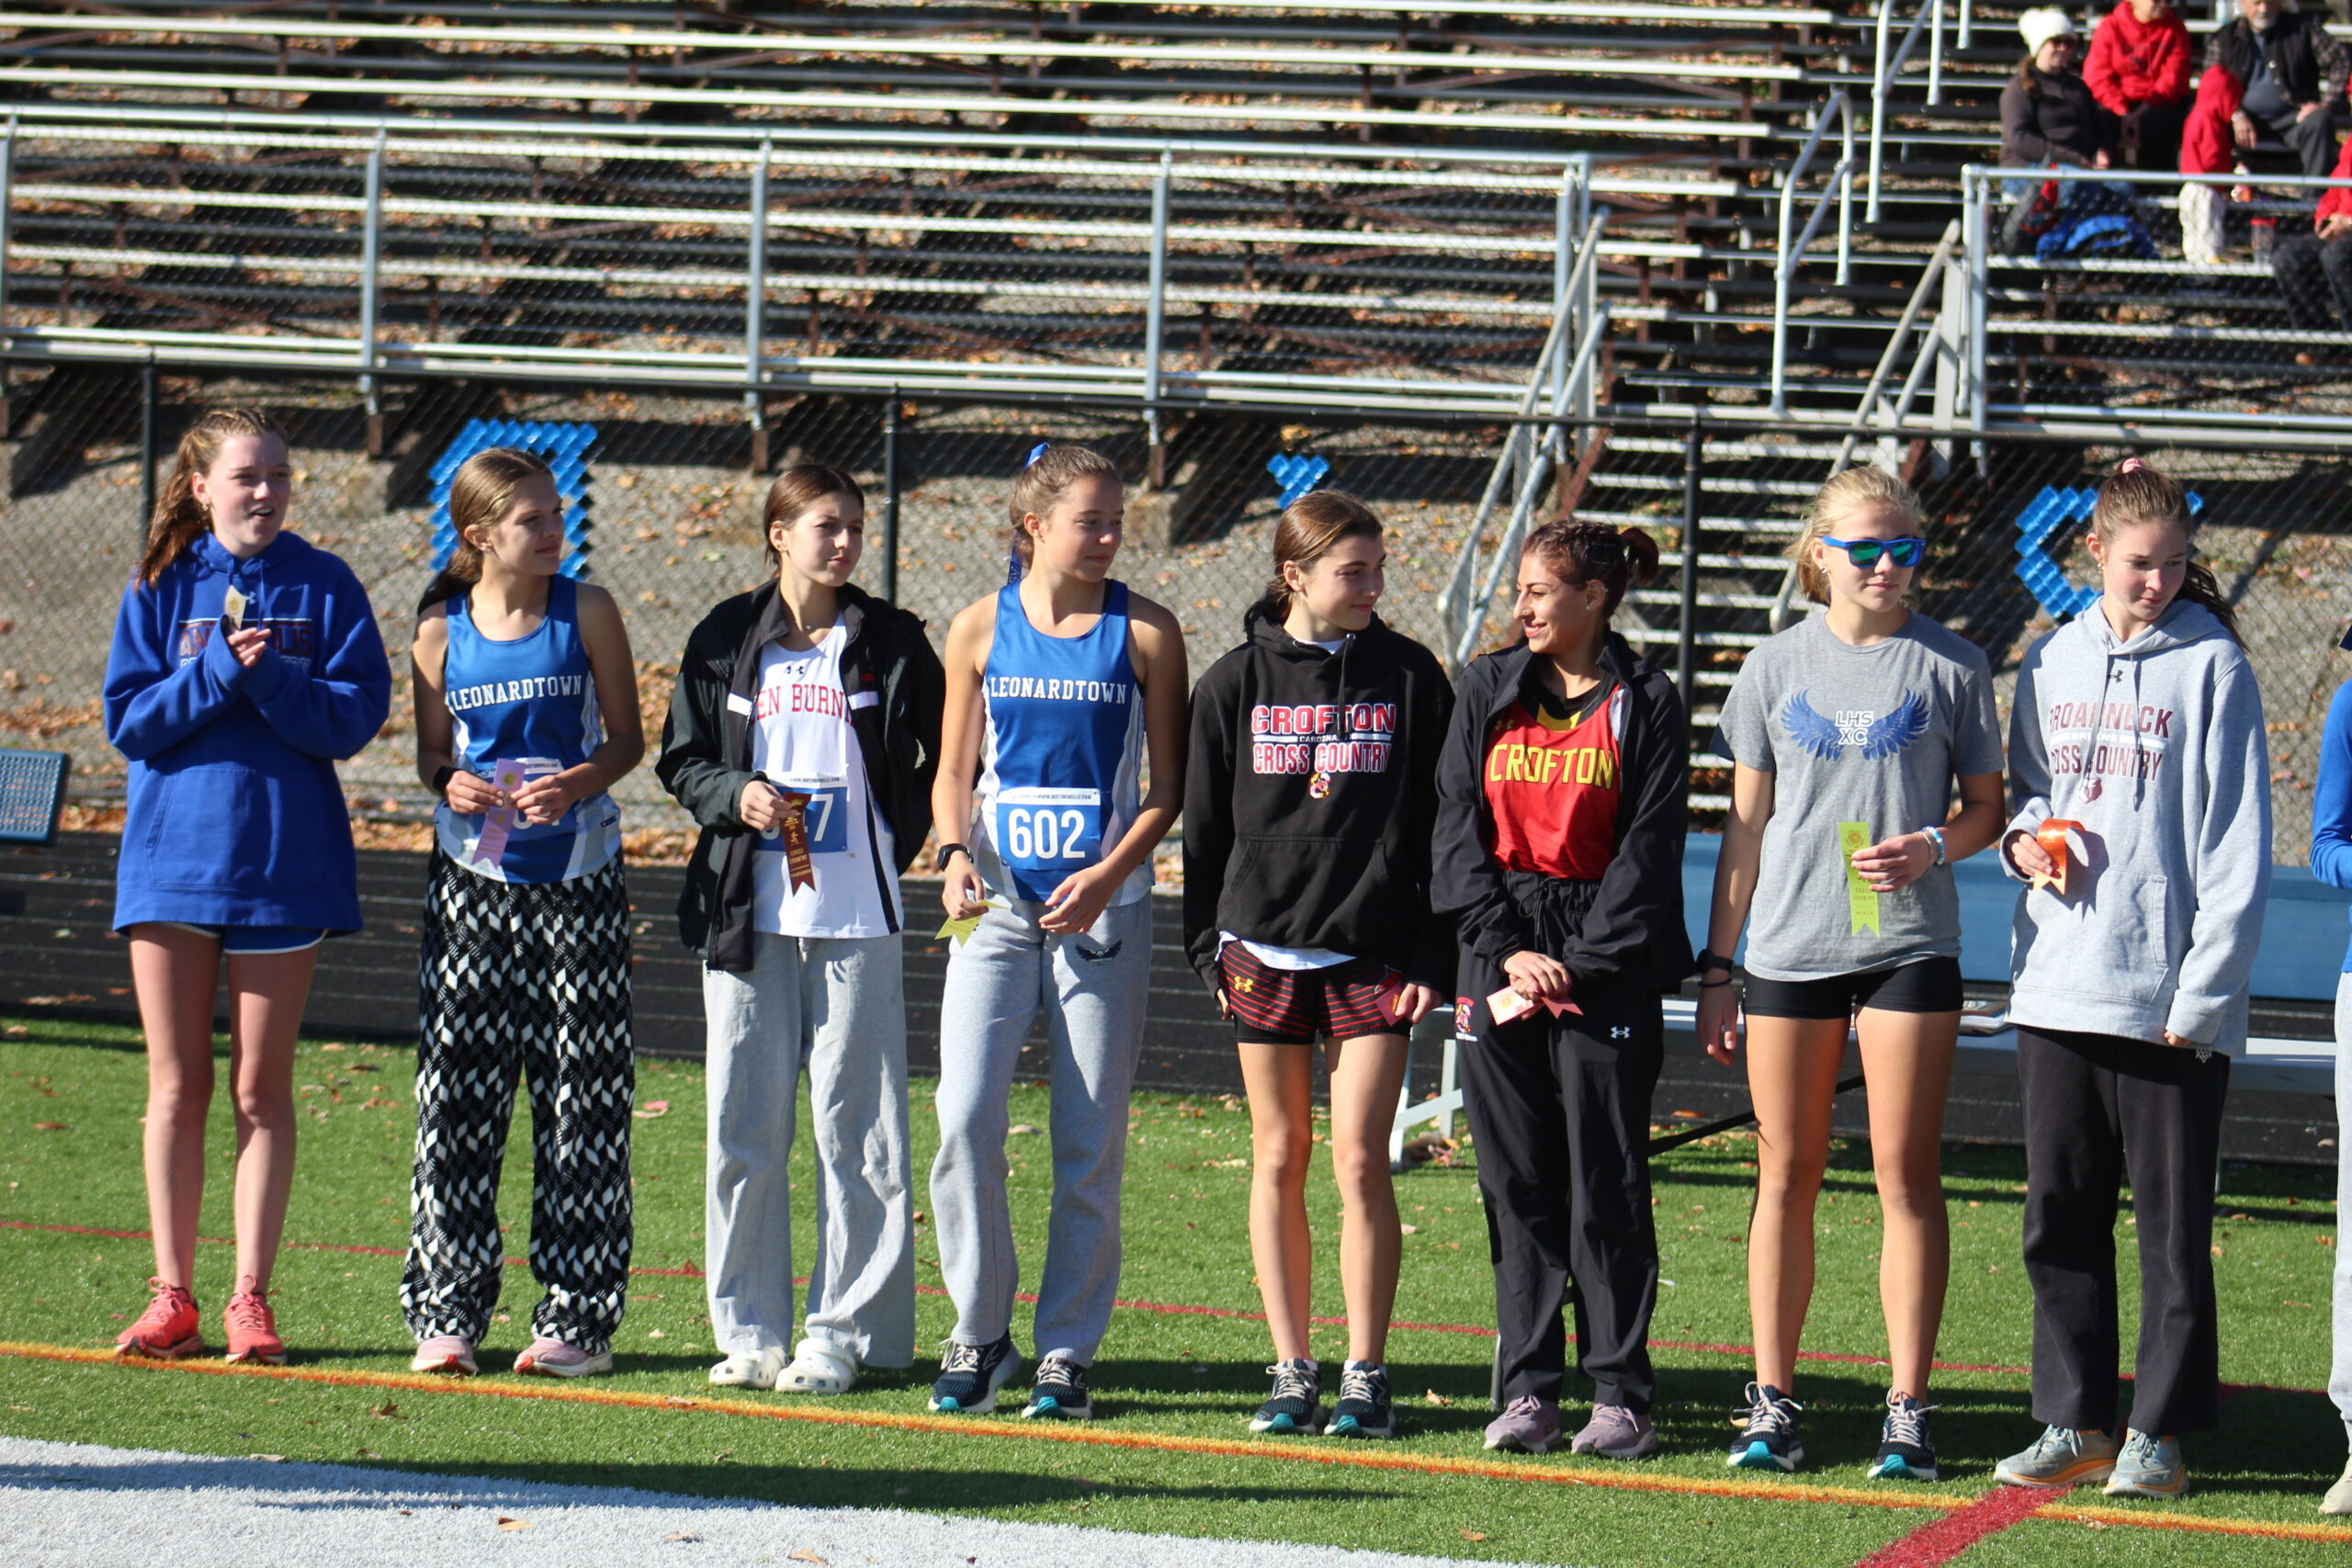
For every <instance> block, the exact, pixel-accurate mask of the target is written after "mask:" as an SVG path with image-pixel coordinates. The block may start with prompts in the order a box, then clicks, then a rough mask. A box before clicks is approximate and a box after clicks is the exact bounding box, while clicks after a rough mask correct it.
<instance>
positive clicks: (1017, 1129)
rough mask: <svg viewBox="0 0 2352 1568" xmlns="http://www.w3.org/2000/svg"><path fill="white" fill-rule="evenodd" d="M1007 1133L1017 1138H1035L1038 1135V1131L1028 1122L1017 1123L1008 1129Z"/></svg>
mask: <svg viewBox="0 0 2352 1568" xmlns="http://www.w3.org/2000/svg"><path fill="white" fill-rule="evenodd" d="M1005 1132H1006V1133H1008V1134H1011V1135H1012V1136H1013V1137H1016V1138H1034V1137H1035V1136H1036V1135H1037V1129H1036V1128H1035V1127H1032V1126H1031V1125H1029V1123H1028V1122H1014V1123H1013V1124H1012V1126H1010V1127H1007V1128H1006V1129H1005Z"/></svg>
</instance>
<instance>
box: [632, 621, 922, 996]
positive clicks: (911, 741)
mask: <svg viewBox="0 0 2352 1568" xmlns="http://www.w3.org/2000/svg"><path fill="white" fill-rule="evenodd" d="M840 600H841V607H842V610H843V611H853V610H854V611H855V612H856V614H855V615H854V617H853V626H852V630H851V632H850V639H849V647H848V649H845V650H844V651H843V653H842V689H843V691H844V692H846V693H847V694H848V695H849V696H850V698H851V699H852V703H851V707H850V727H851V728H853V729H854V730H855V731H856V734H857V748H858V751H859V753H860V754H861V755H862V756H863V757H864V759H865V782H866V787H867V789H868V791H869V792H870V793H871V795H872V796H873V799H874V805H875V809H876V812H877V813H878V814H879V815H880V817H881V818H882V820H883V821H885V822H887V823H888V824H889V827H890V833H891V837H892V840H893V841H894V843H895V844H896V846H897V849H898V855H897V857H896V858H897V860H898V864H897V866H896V867H895V868H892V870H891V871H888V872H886V871H885V870H884V868H883V866H882V860H881V857H880V856H879V855H876V856H875V857H874V867H875V876H876V880H877V881H879V880H880V879H881V878H883V877H884V876H886V875H890V874H894V873H903V872H904V871H905V870H906V869H907V867H908V866H910V865H911V864H913V863H914V859H915V856H916V855H917V854H919V853H921V852H922V843H923V839H924V837H925V836H926V835H927V834H928V833H929V832H930V830H931V781H932V779H933V775H935V774H936V773H938V772H939V716H940V710H941V708H942V707H943V706H944V705H945V703H946V700H947V697H946V693H947V678H946V674H945V672H944V671H943V670H942V669H941V668H940V663H939V656H938V655H937V654H935V653H933V651H932V650H931V639H930V638H929V637H925V636H924V635H923V627H922V620H921V619H920V618H919V617H917V616H915V615H910V613H908V612H907V611H905V610H901V609H899V608H897V607H896V606H895V605H892V604H888V602H886V601H884V600H880V599H876V598H875V597H874V596H873V595H872V594H870V593H867V592H865V591H863V590H862V589H859V588H856V587H854V586H850V587H844V588H842V590H841V593H840ZM791 629H792V617H791V615H790V612H788V611H787V610H786V608H785V607H784V604H783V600H782V596H781V595H780V594H779V593H778V592H776V585H775V583H774V582H773V581H769V582H763V583H762V584H761V585H760V586H759V587H757V588H754V589H753V590H752V592H749V593H739V594H737V595H736V596H735V597H734V598H732V599H728V600H724V601H722V602H720V603H719V604H718V605H717V606H716V607H715V608H713V609H712V611H711V612H710V614H709V615H705V616H704V617H703V619H702V624H701V625H700V626H696V627H695V629H694V632H693V634H692V635H691V636H689V637H687V638H686V651H685V655H684V658H682V659H681V660H679V661H678V682H677V686H676V689H675V690H674V691H673V692H672V693H671V695H670V716H669V718H668V719H667V720H665V721H664V722H663V724H662V758H661V761H657V762H656V763H654V764H653V772H654V774H655V775H656V776H657V777H659V778H660V779H661V781H662V788H664V789H666V790H668V791H669V792H670V794H671V795H673V796H674V797H675V798H676V800H677V802H678V804H679V805H681V806H683V807H685V808H686V810H687V811H688V812H689V813H691V814H692V815H693V817H694V819H695V821H696V822H698V823H700V824H701V825H702V836H701V837H700V838H698V839H696V840H695V852H694V857H693V859H691V860H690V861H688V862H687V864H686V886H685V891H684V892H683V893H681V894H680V895H679V896H678V940H679V941H680V942H684V943H685V944H686V946H688V947H689V948H692V949H693V950H694V951H695V953H699V954H701V955H702V957H703V960H704V961H705V962H706V963H707V964H709V965H710V967H711V968H713V969H721V970H728V971H730V972H734V973H739V974H740V973H741V972H742V971H744V970H747V969H749V968H751V966H752V853H753V848H754V846H755V844H756V843H757V841H758V838H759V835H758V834H756V833H754V832H753V831H752V829H750V828H748V827H746V826H744V823H743V819H742V818H741V817H738V816H737V815H736V814H735V806H736V802H738V801H739V800H741V798H742V796H743V786H744V785H745V784H749V783H751V782H752V780H753V779H755V778H759V777H762V776H763V775H762V774H760V773H757V772H755V771H754V770H753V769H752V719H751V714H752V693H753V690H754V688H756V687H757V686H758V684H759V681H760V652H761V650H762V649H764V648H765V647H766V646H767V645H768V644H769V643H771V642H774V641H775V640H777V639H778V638H780V637H784V636H786V634H787V633H788V632H790V630H791ZM860 694H873V695H875V696H876V697H878V698H879V700H878V701H876V702H872V703H868V704H865V705H863V706H860V705H857V703H856V701H855V699H856V698H857V697H858V696H859V695H860ZM730 698H732V699H735V700H734V701H731V702H730V701H729V699H730ZM882 907H883V908H885V909H886V910H887V909H888V908H889V907H890V889H889V887H888V886H887V885H885V886H883V888H882ZM892 929H893V930H895V929H896V928H895V927H893V928H892Z"/></svg>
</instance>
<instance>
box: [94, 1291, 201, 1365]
mask: <svg viewBox="0 0 2352 1568" xmlns="http://www.w3.org/2000/svg"><path fill="white" fill-rule="evenodd" d="M147 1288H148V1289H149V1290H150V1291H153V1292H154V1294H153V1295H152V1296H150V1297H149V1298H148V1301H147V1310H146V1311H145V1312H142V1313H141V1314H139V1321H138V1322H137V1323H134V1324H132V1325H130V1327H128V1328H126V1329H124V1330H123V1331H122V1333H121V1334H120V1335H119V1336H117V1337H116V1338H115V1342H114V1353H115V1354H116V1355H118V1356H153V1357H154V1358H155V1359H157V1360H162V1361H176V1360H178V1359H180V1358H181V1357H183V1356H201V1355H203V1354H204V1327H203V1325H202V1324H201V1323H199V1322H198V1319H197V1314H196V1298H195V1297H194V1296H192V1295H190V1294H188V1292H187V1289H186V1288H185V1287H183V1286H179V1285H166V1284H165V1283H164V1281H163V1280H148V1281H147Z"/></svg>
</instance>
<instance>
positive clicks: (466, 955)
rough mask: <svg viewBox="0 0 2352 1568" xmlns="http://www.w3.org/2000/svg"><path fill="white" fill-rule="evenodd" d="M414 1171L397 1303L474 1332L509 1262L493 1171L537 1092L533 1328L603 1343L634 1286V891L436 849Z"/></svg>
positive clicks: (425, 1323)
mask: <svg viewBox="0 0 2352 1568" xmlns="http://www.w3.org/2000/svg"><path fill="white" fill-rule="evenodd" d="M417 980H418V987H419V993H420V994H419V1013H420V1040H419V1043H418V1050H417V1064H416V1177H415V1181H414V1184H413V1187H412V1188H411V1190H410V1200H409V1247H408V1266H407V1268H406V1269H403V1270H402V1272H401V1311H402V1312H403V1313H404V1314H406V1315H407V1318H408V1325H409V1328H410V1330H411V1332H413V1334H415V1336H416V1337H417V1338H418V1339H419V1340H424V1339H427V1338H431V1337H434V1336H435V1335H440V1334H455V1335H458V1336H460V1337H463V1338H464V1339H466V1340H467V1341H468V1342H469V1343H471V1344H480V1343H481V1339H482V1337H483V1335H484V1334H485V1333H486V1332H487V1331H488V1330H489V1327H490V1316H491V1312H492V1309H493V1308H494V1307H496V1306H497V1304H498V1291H499V1286H500V1284H501V1282H502V1280H503V1272H504V1266H505V1263H504V1260H505V1251H506V1249H505V1247H504V1245H503V1240H502V1238H501V1237H500V1235H499V1230H498V1206H497V1205H498V1174H499V1167H500V1165H501V1163H502V1162H503V1160H504V1158H505V1154H506V1130H507V1125H508V1122H510V1120H511V1119H512V1117H513V1114H514V1108H515V1077H516V1076H517V1075H518V1074H520V1075H521V1076H523V1077H526V1078H527V1079H528V1080H529V1084H530V1091H531V1165H532V1177H533V1181H532V1189H531V1253H530V1262H531V1273H532V1275H533V1276H534V1277H535V1278H536V1279H537V1280H538V1282H539V1284H540V1285H541V1287H542V1288H543V1289H544V1291H545V1292H546V1293H545V1295H544V1296H543V1297H542V1299H541V1300H540V1302H539V1304H538V1307H537V1310H536V1311H534V1312H533V1313H532V1314H531V1326H532V1329H533V1331H534V1333H536V1334H537V1335H540V1336H544V1337H548V1338H554V1339H560V1340H562V1341H563V1342H564V1343H565V1344H567V1345H571V1346H574V1347H576V1348H580V1349H582V1350H585V1351H587V1352H588V1353H590V1354H591V1355H594V1354H597V1353H599V1352H601V1351H604V1350H605V1349H608V1348H610V1347H611V1343H612V1337H613V1331H614V1330H615V1329H616V1328H617V1327H619V1326H620V1321H621V1310H622V1307H623V1305H624V1304H625V1303H626V1301H627V1299H628V1258H629V1224H630V1213H629V1170H628V1136H629V1108H630V1102H631V1100H632V1099H633V1097H634V1092H635V1088H636V1070H635V1066H634V1063H633V1061H632V1059H631V1055H630V1045H629V933H628V890H627V887H626V886H625V884H624V882H623V879H622V874H621V863H620V862H619V861H618V860H615V861H613V862H612V863H610V864H608V865H606V866H605V868H604V869H603V870H601V871H597V872H594V873H591V874H588V875H586V876H582V877H575V878H573V879H572V880H571V881H568V882H553V883H538V884H527V883H526V884H519V885H515V884H508V883H503V882H496V881H492V880H491V879H490V878H488V877H482V876H477V875H475V874H473V873H471V872H469V871H467V870H466V869H465V868H463V867H462V866H459V865H458V864H457V863H455V862H453V861H451V860H450V859H449V858H448V857H447V856H446V855H444V854H442V853H441V852H439V851H437V850H436V851H435V852H434V856H433V870H432V876H431V880H430V882H429V883H428V885H427V886H426V888H425V895H424V952H423V954H422V956H421V960H420V963H419V965H418V973H417Z"/></svg>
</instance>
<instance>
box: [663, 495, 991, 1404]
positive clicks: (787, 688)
mask: <svg viewBox="0 0 2352 1568" xmlns="http://www.w3.org/2000/svg"><path fill="white" fill-rule="evenodd" d="M766 523H767V538H768V558H769V559H770V560H771V561H772V562H774V563H775V568H776V577H775V581H773V582H768V583H763V584H762V585H761V586H760V587H758V588H756V589H754V590H752V592H749V593H744V594H739V595H737V596H736V597H734V598H732V599H729V600H727V601H725V602H724V603H723V604H719V605H718V607H717V608H715V609H714V610H712V611H711V613H710V614H709V615H707V616H706V617H704V619H703V623H702V625H700V626H696V627H695V630H694V634H693V636H692V637H689V638H688V639H687V642H686V651H685V656H684V658H683V659H682V660H680V661H679V665H678V682H677V690H676V693H675V694H674V695H673V698H672V699H671V704H670V717H669V721H668V723H667V724H666V725H665V726H664V727H663V729H662V760H661V761H660V762H659V763H657V764H656V765H655V770H654V771H655V772H656V773H658V774H659V775H660V777H661V780H662V786H663V787H664V788H666V789H668V790H669V792H670V793H671V794H672V795H675V796H676V797H677V799H678V803H679V804H680V805H682V806H684V807H685V808H686V809H687V810H688V811H689V812H691V813H693V815H694V818H695V820H696V821H697V822H699V823H701V824H702V836H701V839H700V840H699V841H697V842H696V843H695V852H694V859H693V861H692V863H691V864H690V866H689V868H688V871H687V874H686V887H685V892H684V895H683V896H682V897H681V899H680V902H679V908H678V927H679V934H680V936H681V937H682V938H683V940H684V942H685V943H686V945H687V946H688V947H691V948H693V949H694V950H695V952H697V953H701V954H702V955H703V959H704V969H703V1010H704V1013H705V1016H706V1020H707V1027H708V1047H707V1049H708V1063H709V1069H710V1083H709V1102H710V1118H709V1134H708V1143H707V1147H708V1157H707V1174H708V1192H707V1216H706V1220H705V1226H704V1228H705V1235H706V1239H705V1243H704V1250H705V1253H706V1255H707V1264H706V1275H707V1283H706V1289H707V1294H708V1296H709V1300H710V1317H711V1329H712V1332H713V1334H714V1335H715V1336H716V1337H717V1339H718V1351H719V1356H720V1359H719V1361H718V1365H716V1366H714V1367H712V1368H711V1370H710V1381H711V1382H713V1383H717V1384H719V1385H722V1386H745V1387H752V1388H775V1389H782V1390H787V1391H790V1392H793V1393H843V1392H845V1391H846V1390H847V1389H848V1388H849V1386H850V1385H851V1383H852V1382H854V1381H855V1379H856V1376H857V1371H858V1369H859V1367H861V1366H872V1367H906V1366H910V1365H912V1364H913V1361H914V1333H915V1321H914V1304H915V1303H914V1292H915V1259H914V1227H913V1214H912V1209H911V1199H910V1171H909V1169H908V1148H907V1028H906V1001H905V990H904V986H903V983H902V980H901V976H900V970H899V950H900V948H899V930H900V927H901V926H902V925H903V924H904V923H905V911H904V909H903V908H901V907H900V904H899V874H900V873H901V872H903V871H905V870H906V868H907V866H908V865H909V864H910V863H911V862H912V861H913V859H914V857H915V855H916V853H917V852H918V851H920V850H921V849H922V841H923V836H924V834H925V832H926V831H927V829H928V828H929V826H930V817H929V812H930V792H931V781H932V776H933V773H936V771H937V769H938V766H939V724H940V712H941V708H942V706H943V705H944V695H943V694H944V677H943V676H942V673H941V671H940V665H939V660H938V657H937V656H936V655H934V654H933V652H932V650H931V644H930V642H929V641H928V640H927V639H926V638H925V637H924V636H923V629H922V621H920V620H918V619H917V618H916V617H914V616H913V615H909V614H908V613H907V612H906V611H904V610H900V609H898V608H896V607H894V606H892V605H890V604H886V603H885V602H883V601H882V600H879V599H876V598H874V597H873V596H871V595H870V594H867V593H865V592H860V591H859V590H858V589H857V588H856V587H855V586H854V585H853V584H852V583H851V582H850V581H849V579H850V574H851V573H852V572H854V571H855V570H857V561H858V557H859V555H860V553H861V552H862V551H863V549H864V547H865V543H864V541H865V498H864V496H863V495H862V494H861V493H860V491H859V490H858V488H857V483H856V481H855V480H854V479H851V478H850V477H849V476H848V475H847V474H845V473H842V471H841V470H840V469H838V468H828V467H826V466H825V465H823V464H820V463H799V464H795V465H794V466H793V467H791V468H786V469H785V471H784V472H783V473H781V474H779V475H777V476H776V480H775V486H774V487H773V488H772V489H771V490H770V491H768V500H767V508H766ZM804 1062H805V1063H806V1064H807V1065H808V1068H809V1089H810V1099H811V1100H812V1102H813V1104H814V1105H815V1106H816V1107H817V1108H818V1111H817V1125H816V1127H815V1128H814V1129H813V1131H814V1133H815V1135H816V1140H817V1222H818V1231H819V1233H820V1234H819V1242H820V1245H819V1247H818V1250H817V1256H816V1257H815V1258H813V1259H812V1260H811V1261H810V1265H809V1294H808V1301H807V1313H806V1322H805V1324H804V1326H803V1331H802V1337H801V1339H800V1341H799V1343H798V1345H797V1347H796V1348H794V1350H793V1352H792V1356H791V1359H790V1361H789V1363H787V1362H786V1356H785V1347H786V1345H787V1344H790V1343H791V1342H792V1341H791V1331H792V1216H791V1213H790V1210H789V1207H788V1201H789V1196H790V1188H789V1185H788V1182H787V1180H786V1164H787V1163H788V1161H789V1160H790V1158H791V1155H792V1141H793V1134H794V1127H793V1119H794V1105H795V1100H796V1098H797V1093H798V1089H799V1081H800V1069H801V1066H802V1064H803V1063H804Z"/></svg>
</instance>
